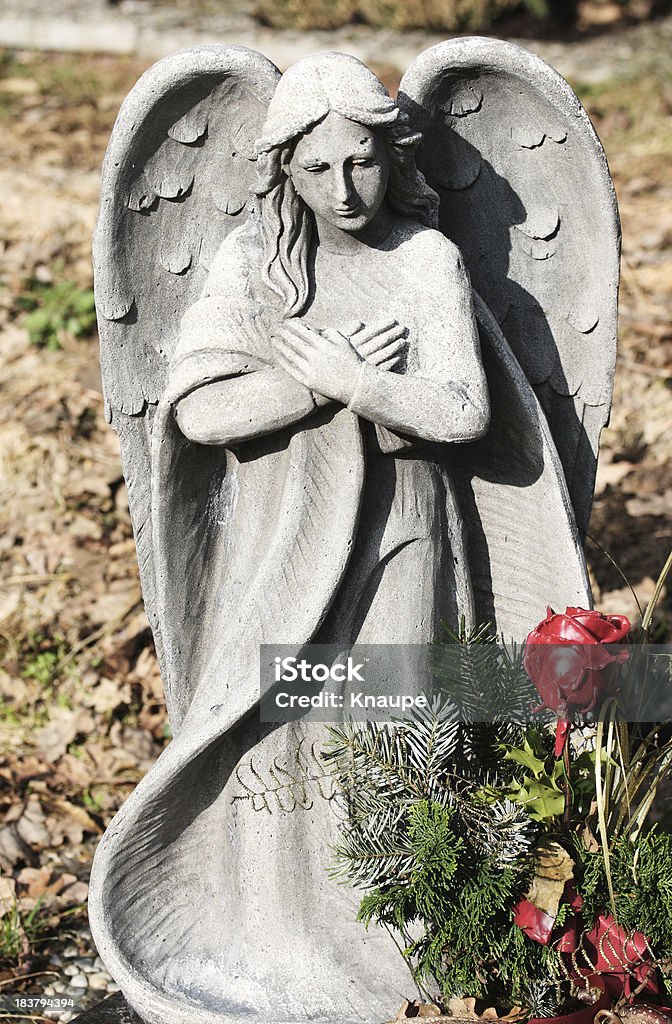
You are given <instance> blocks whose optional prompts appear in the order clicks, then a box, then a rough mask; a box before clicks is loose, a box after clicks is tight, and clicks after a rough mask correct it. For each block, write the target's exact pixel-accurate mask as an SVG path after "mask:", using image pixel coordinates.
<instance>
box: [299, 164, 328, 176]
mask: <svg viewBox="0 0 672 1024" xmlns="http://www.w3.org/2000/svg"><path fill="white" fill-rule="evenodd" d="M303 169H304V171H308V173H309V174H319V173H320V172H321V171H326V169H327V164H310V165H309V166H308V167H304V168H303Z"/></svg>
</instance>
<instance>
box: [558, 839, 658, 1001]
mask: <svg viewBox="0 0 672 1024" xmlns="http://www.w3.org/2000/svg"><path fill="white" fill-rule="evenodd" d="M577 849H578V854H579V858H580V866H581V870H582V874H583V878H582V881H581V894H582V896H583V900H584V906H583V911H582V914H583V917H584V919H585V920H586V921H593V920H594V919H595V917H596V915H597V914H598V913H599V912H600V911H603V910H604V908H605V907H608V905H609V890H608V884H607V877H606V871H605V865H604V858H603V857H602V856H601V854H600V853H597V852H596V853H590V852H587V851H586V850H585V849H581V847H580V844H577ZM610 852H611V856H610V868H611V877H612V883H613V888H614V897H615V905H616V920H617V921H618V923H619V925H621V927H622V928H623V929H624V930H625V931H626V932H631V931H640V932H643V933H644V935H646V937H647V939H648V941H649V943H650V945H651V948H652V951H653V954H654V956H655V957H656V958H658V959H660V960H669V958H670V955H671V954H672V835H669V834H668V833H658V832H657V831H655V830H654V831H651V832H648V833H647V834H645V835H643V836H641V837H640V839H639V841H638V843H637V844H633V843H631V842H630V841H629V840H628V839H627V838H626V837H624V836H619V837H617V838H616V839H615V840H614V841H613V842H612V845H611V851H610ZM667 984H668V986H669V991H670V992H671V993H672V978H668V979H667Z"/></svg>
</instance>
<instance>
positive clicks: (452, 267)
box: [90, 39, 618, 1024]
mask: <svg viewBox="0 0 672 1024" xmlns="http://www.w3.org/2000/svg"><path fill="white" fill-rule="evenodd" d="M512 97H515V105H514V106H512ZM399 104H400V106H399V107H398V106H397V105H396V104H395V103H394V102H393V101H392V100H391V99H390V97H389V96H388V95H387V93H386V92H385V90H384V89H383V87H382V85H381V84H380V82H378V80H377V79H376V78H375V76H374V75H372V74H371V72H369V71H368V70H367V69H366V68H365V67H364V66H363V65H362V64H361V63H359V62H358V61H357V60H356V59H354V58H353V57H350V56H346V55H343V54H334V53H326V54H319V55H316V56H314V57H312V58H307V59H305V60H303V61H301V62H299V63H298V64H296V65H294V66H293V67H292V68H290V70H289V71H287V72H286V73H285V75H283V76H282V77H281V78H280V76H279V73H278V71H277V69H276V68H275V67H274V66H273V65H272V64H271V63H270V62H269V61H267V60H266V59H265V58H263V57H262V56H261V55H260V54H258V53H255V52H253V51H250V50H246V49H243V48H240V47H216V46H211V47H203V48H198V49H195V50H189V51H186V52H183V53H180V54H177V55H175V56H173V57H171V58H168V59H166V60H165V61H162V62H161V63H160V64H158V65H156V66H155V67H154V68H153V69H152V70H151V71H150V72H148V73H147V74H146V75H145V76H144V77H143V78H142V79H141V80H140V82H139V83H138V85H137V86H136V88H135V89H134V90H133V92H132V93H131V95H130V96H129V98H128V99H127V101H126V103H125V105H124V107H123V108H122V111H121V113H120V116H119V119H118V121H117V125H116V126H115V130H114V133H113V137H112V140H111V142H110V147H109V150H108V154H107V157H106V163H105V167H104V170H103V182H102V192H101V211H100V218H99V223H98V228H97V232H96V239H95V246H94V262H95V273H96V301H97V306H98V314H99V324H100V337H101V359H102V368H103V381H104V388H105V398H106V407H107V410H108V414H109V417H110V419H111V422H112V424H113V426H114V427H115V429H116V430H117V431H118V434H119V439H120V443H121V448H122V456H123V463H124V472H125V476H126V480H127V484H128V490H129V504H130V509H131V514H132V517H133V524H134V529H135V535H136V541H137V546H138V557H139V564H140V571H141V577H142V585H143V593H144V598H145V603H146V607H147V611H148V615H149V618H150V622H151V624H152V628H153V631H154V636H155V639H156V645H157V651H158V654H159V659H160V663H161V669H162V674H163V678H164V682H165V686H166V696H167V702H168V709H169V714H170V718H171V723H172V726H173V733H174V739H173V740H172V742H171V743H170V745H169V746H168V747H167V749H166V750H165V751H164V753H163V754H162V756H161V757H160V759H159V761H158V762H157V764H156V765H155V766H154V767H153V769H152V770H151V771H150V772H149V773H148V775H147V776H146V777H145V778H144V779H143V781H142V782H141V783H140V785H139V786H138V787H137V789H136V790H135V792H134V793H133V795H132V796H131V797H130V798H129V800H128V801H127V803H126V804H125V805H124V807H123V808H122V810H121V812H120V813H119V814H118V815H117V817H116V818H115V819H114V821H113V822H112V824H111V825H110V827H109V828H108V830H107V833H106V834H105V836H104V838H103V840H102V841H101V843H100V846H99V848H98V851H97V854H96V859H95V862H94V867H93V872H92V877H91V886H90V912H91V927H92V932H93V935H94V939H95V941H96V945H97V947H98V950H99V952H100V955H101V956H102V958H103V960H104V962H105V964H106V965H107V967H108V969H109V970H110V972H111V973H112V975H113V976H114V978H115V979H116V981H117V982H118V983H119V985H120V986H121V989H122V991H123V992H124V994H125V996H126V998H127V999H128V1001H129V1003H130V1004H131V1005H132V1006H133V1007H134V1008H135V1009H136V1010H137V1011H138V1012H139V1013H140V1014H141V1016H142V1017H143V1018H144V1019H145V1020H147V1021H150V1022H152V1024H222V1022H224V1021H227V1022H229V1021H230V1022H231V1024H233V1022H239V1021H240V1022H242V1021H248V1022H249V1021H250V1020H258V1021H264V1022H266V1024H273V1022H275V1021H278V1022H280V1021H287V1022H289V1021H292V1022H297V1024H298V1022H304V1021H305V1022H307V1021H308V1020H315V1021H324V1022H332V1021H333V1022H334V1024H336V1021H338V1022H339V1024H341V1022H342V1024H345V1022H349V1021H353V1022H354V1021H372V1022H373V1021H376V1020H384V1019H386V1018H389V1017H391V1016H392V1015H393V1013H394V1012H395V1009H396V1007H397V1006H398V1005H399V1002H400V999H401V998H403V997H404V995H406V994H407V992H408V990H409V988H410V979H409V978H408V977H407V974H406V968H405V965H404V964H403V962H402V960H401V958H400V957H399V955H398V952H397V950H396V948H395V947H394V945H393V943H392V942H391V941H390V940H389V938H388V936H387V935H386V934H384V933H383V932H382V931H376V930H373V929H372V930H370V931H364V930H363V929H362V927H361V926H360V925H359V924H358V923H357V922H356V920H355V913H356V907H357V903H358V897H357V894H356V893H355V892H354V891H352V890H349V889H346V888H344V887H343V886H339V885H338V884H337V883H336V882H335V881H334V880H332V879H331V878H330V877H329V875H328V873H327V871H326V868H327V867H328V864H329V860H330V846H331V845H332V844H333V843H334V842H335V840H336V838H337V835H338V821H337V818H336V815H335V813H334V810H333V808H332V806H331V804H330V802H329V801H328V800H322V801H316V802H315V803H314V804H312V805H311V806H310V807H309V808H308V809H305V810H301V811H295V812H290V811H280V810H279V811H278V812H277V813H274V814H271V815H269V814H259V813H258V812H256V811H255V810H254V808H253V807H252V806H251V805H250V803H249V802H245V801H241V800H238V801H237V800H236V796H240V793H241V789H240V782H239V778H238V774H237V772H238V769H239V768H240V767H241V766H242V765H244V764H247V763H249V761H250V759H251V758H252V760H253V762H254V763H257V764H261V765H272V764H273V763H275V761H276V760H277V759H278V758H282V757H283V756H286V755H287V754H290V756H291V753H292V752H293V751H295V750H296V749H297V746H298V745H299V744H300V743H301V742H305V741H306V740H308V741H309V742H315V743H316V744H319V743H320V742H322V740H323V739H324V733H323V731H322V729H323V727H321V726H320V727H318V726H314V727H313V726H308V725H306V724H305V723H302V722H300V721H299V722H292V723H290V724H285V725H282V726H278V727H269V726H265V725H264V726H262V725H261V723H260V722H259V721H258V715H257V714H256V711H257V704H258V700H259V645H260V644H262V643H278V642H282V643H290V644H294V645H295V646H296V649H297V651H298V649H299V648H300V647H301V646H302V645H303V644H305V643H306V642H307V641H310V640H317V641H320V642H334V643H338V644H339V645H344V646H346V647H347V646H350V645H352V644H353V643H355V642H360V643H365V642H369V643H371V642H373V643H413V642H417V643H426V642H431V641H432V640H434V639H435V638H437V636H438V635H439V633H440V630H441V623H442V622H445V623H448V624H449V625H451V626H453V627H457V625H458V623H459V620H460V618H461V617H464V619H465V620H466V623H467V625H469V624H479V623H483V622H485V621H491V622H492V623H493V624H494V625H495V627H496V628H497V629H498V630H500V631H501V632H502V633H503V634H504V635H505V637H506V638H509V637H513V638H514V639H517V640H520V639H522V638H523V637H524V636H525V635H526V634H527V632H528V631H529V630H530V629H531V628H532V626H533V625H535V624H536V622H537V621H538V620H539V619H540V618H541V617H542V615H543V613H544V611H545V608H546V605H547V604H551V605H553V606H556V607H564V606H565V605H568V604H578V605H582V606H584V607H585V606H586V605H588V604H589V602H590V591H589V586H588V581H587V575H586V569H585V564H584V560H583V554H582V551H581V546H580V543H579V538H578V532H577V526H576V520H575V515H574V509H576V510H577V512H578V514H579V515H581V516H585V515H587V511H588V509H589V506H590V498H591V494H592V483H593V475H594V468H595V458H596V448H597V441H598V437H599V431H600V428H601V424H602V423H603V422H604V419H605V417H606V414H607V412H608V406H609V400H610V393H611V383H612V374H613V358H614V344H615V302H616V284H617V276H618V221H617V214H616V208H615V200H614V195H613V189H612V188H611V183H610V180H609V176H608V173H607V170H606V164H605V163H604V158H603V155H602V152H601V149H600V147H599V143H598V142H597V140H596V138H595V136H594V133H593V132H592V129H591V127H590V125H589V123H588V121H587V118H586V117H585V114H584V113H583V112H582V110H581V108H580V106H579V105H578V103H577V101H576V99H575V97H574V96H573V94H572V93H571V90H569V88H568V87H567V85H566V83H564V82H563V81H562V80H561V79H560V78H559V76H557V75H556V74H555V73H554V72H552V71H551V69H549V68H548V67H546V66H545V65H543V64H542V63H541V62H540V61H538V60H537V59H536V58H534V57H532V56H531V55H529V54H526V53H525V52H523V51H521V50H520V49H518V48H516V47H513V46H510V45H507V44H503V43H498V42H496V41H486V40H479V39H474V40H469V39H467V40H458V41H455V42H453V43H446V44H442V45H440V46H438V47H435V48H434V49H432V50H429V51H428V52H426V53H424V54H422V55H421V56H420V57H419V58H418V59H417V60H416V61H415V62H414V64H413V65H412V66H411V68H410V69H409V72H408V74H407V75H406V76H405V78H404V80H403V82H402V88H401V90H400V99H399ZM420 132H423V133H424V139H423V140H422V143H421V135H420ZM418 147H420V148H418ZM416 151H417V153H418V161H419V163H420V166H421V167H422V168H423V170H424V171H425V174H426V179H425V177H423V176H422V175H421V174H419V173H418V171H417V169H416V163H415V153H416ZM586 239H588V241H587V240H586ZM465 264H466V266H465ZM467 270H469V271H470V272H471V276H472V279H473V280H474V281H476V282H477V283H478V285H479V290H481V291H482V292H483V295H479V294H478V291H476V290H474V289H473V287H472V282H471V281H470V278H469V274H468V272H467ZM484 300H485V301H484ZM486 303H487V304H486ZM572 502H573V506H572Z"/></svg>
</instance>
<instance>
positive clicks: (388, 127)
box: [253, 53, 439, 316]
mask: <svg viewBox="0 0 672 1024" xmlns="http://www.w3.org/2000/svg"><path fill="white" fill-rule="evenodd" d="M332 111H333V112H334V113H337V114H341V116H343V117H346V118H348V119H349V120H351V121H355V122H356V123H357V124H361V125H363V126H365V127H366V128H370V129H372V130H373V131H374V132H375V134H376V135H377V137H378V138H379V139H380V140H381V141H382V142H383V144H384V145H385V147H386V149H387V152H388V156H389V162H390V177H389V182H388V186H387V193H386V199H387V202H388V203H389V205H390V206H391V207H392V209H393V210H396V211H397V213H401V214H403V215H404V216H406V217H410V218H412V219H414V220H417V221H419V222H420V223H422V224H424V225H426V226H427V227H436V226H437V223H438V207H439V198H438V196H437V194H436V192H435V191H434V190H433V189H431V188H430V187H429V185H428V184H427V182H426V181H425V179H424V177H423V175H422V174H421V173H420V171H418V169H417V167H416V164H415V150H416V148H417V146H418V144H419V142H420V141H421V138H422V136H421V135H420V133H419V132H414V131H413V130H412V129H411V128H410V127H409V125H408V119H407V117H406V115H405V114H403V113H402V112H401V110H399V108H398V107H397V105H396V103H394V101H393V100H392V99H391V98H390V96H389V95H388V93H387V92H386V90H385V88H384V86H383V85H382V83H381V82H380V81H379V80H378V78H376V76H375V75H374V74H373V72H371V71H369V69H368V68H367V67H365V65H363V64H361V63H360V61H358V60H356V58H354V57H350V56H347V55H345V54H340V53H339V54H337V53H324V54H316V55H314V56H311V57H306V58H304V60H301V61H299V62H298V63H297V64H295V65H294V66H293V67H292V68H290V69H289V71H287V72H285V74H284V75H283V77H282V78H281V80H280V83H279V84H278V87H277V90H276V93H275V95H274V97H273V99H272V101H271V104H270V106H269V111H268V117H267V120H266V124H265V126H264V136H263V137H262V138H261V139H260V140H259V141H258V142H257V180H256V184H255V185H254V187H253V192H254V194H255V195H256V196H257V203H256V223H257V228H258V231H259V233H260V238H261V245H262V259H261V274H262V279H263V281H264V283H265V284H266V285H267V286H268V287H269V288H270V289H271V291H272V292H274V293H275V295H277V296H278V298H279V299H280V301H281V304H282V311H283V315H284V316H297V315H299V314H300V313H301V311H302V310H303V309H304V307H305V305H306V303H307V301H308V297H309V291H310V281H309V272H308V270H309V265H308V261H309V254H310V245H311V241H312V235H313V224H314V219H313V213H312V211H311V210H310V208H309V207H308V206H307V205H306V204H305V203H304V201H303V199H301V197H300V196H299V195H298V193H297V192H296V190H295V188H294V185H293V183H292V180H291V178H290V177H289V176H288V175H287V171H286V167H287V164H288V163H289V161H290V159H291V156H292V153H293V151H294V147H295V146H296V143H297V142H298V140H299V139H300V138H301V136H302V135H305V134H306V133H307V132H309V131H310V130H311V128H314V127H315V125H317V124H319V123H320V122H321V121H323V120H324V118H325V117H326V116H327V114H329V113H330V112H332Z"/></svg>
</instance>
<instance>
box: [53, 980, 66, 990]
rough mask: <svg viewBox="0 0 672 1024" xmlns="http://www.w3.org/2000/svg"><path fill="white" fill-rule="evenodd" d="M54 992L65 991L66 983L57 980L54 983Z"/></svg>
mask: <svg viewBox="0 0 672 1024" xmlns="http://www.w3.org/2000/svg"><path fill="white" fill-rule="evenodd" d="M52 988H53V990H54V992H65V985H64V984H63V982H62V981H55V982H54V983H53V985H52Z"/></svg>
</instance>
